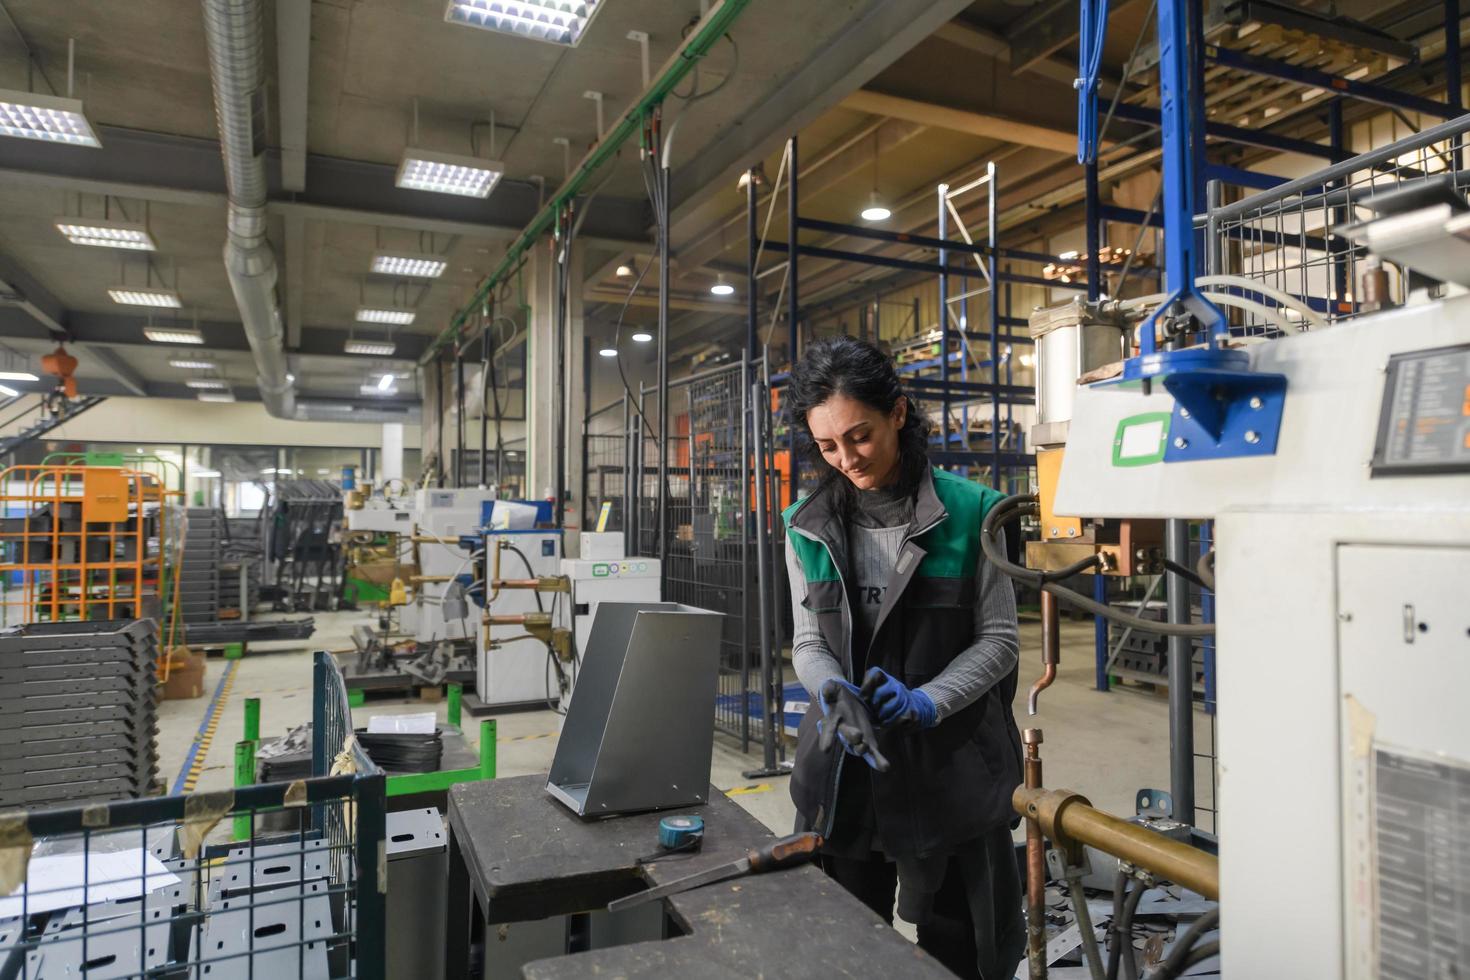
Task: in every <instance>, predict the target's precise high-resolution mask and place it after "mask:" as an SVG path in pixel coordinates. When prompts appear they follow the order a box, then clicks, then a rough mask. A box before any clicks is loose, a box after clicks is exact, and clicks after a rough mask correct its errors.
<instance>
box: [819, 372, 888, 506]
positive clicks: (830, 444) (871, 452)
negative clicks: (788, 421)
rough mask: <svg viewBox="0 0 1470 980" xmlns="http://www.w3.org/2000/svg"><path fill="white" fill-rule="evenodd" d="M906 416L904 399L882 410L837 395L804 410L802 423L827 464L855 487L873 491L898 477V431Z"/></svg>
mask: <svg viewBox="0 0 1470 980" xmlns="http://www.w3.org/2000/svg"><path fill="white" fill-rule="evenodd" d="M907 416H908V399H907V398H900V399H899V400H898V402H897V403H896V404H895V405H894V406H893V411H891V412H883V411H879V410H878V409H876V408H871V407H869V406H868V405H864V404H863V403H862V402H860V401H856V400H854V399H852V398H848V397H847V396H846V395H841V394H838V395H833V396H832V397H831V398H828V399H827V400H826V401H824V402H822V404H820V405H818V406H817V407H816V408H813V409H811V410H810V411H809V412H807V413H806V422H807V427H808V428H809V429H811V433H812V439H813V441H815V442H816V444H817V448H818V449H819V450H821V453H822V458H823V459H825V460H826V461H827V463H828V465H830V466H832V467H833V468H834V469H836V470H837V471H838V472H839V473H841V474H842V475H843V476H845V477H847V478H848V480H850V481H851V482H852V485H853V486H855V487H857V488H858V489H859V490H873V489H875V488H877V487H886V486H889V485H890V484H892V483H893V482H895V481H896V480H897V479H898V430H899V429H901V428H903V423H904V419H905V418H906V417H907Z"/></svg>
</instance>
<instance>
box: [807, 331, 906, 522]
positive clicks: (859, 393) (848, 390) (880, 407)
mask: <svg viewBox="0 0 1470 980" xmlns="http://www.w3.org/2000/svg"><path fill="white" fill-rule="evenodd" d="M833 395H845V396H847V397H848V398H851V399H853V400H854V401H858V402H862V403H863V404H864V405H866V406H868V407H869V408H872V409H875V410H877V411H880V412H885V413H886V412H892V411H893V407H894V406H895V405H897V404H898V401H899V399H900V398H902V399H906V400H907V401H908V414H907V415H906V416H905V417H904V422H903V427H902V428H901V429H899V430H898V460H899V463H898V485H899V487H900V488H902V489H903V490H905V491H907V492H908V493H910V494H912V493H915V492H917V490H918V488H919V483H920V481H922V480H923V478H924V473H925V471H926V470H927V469H928V468H929V428H930V426H929V419H928V418H927V417H925V415H924V413H923V412H922V411H920V410H919V403H918V402H916V401H915V400H914V397H913V396H912V395H910V394H909V393H908V392H906V391H904V388H903V384H902V383H901V382H900V381H899V378H898V372H897V371H896V370H894V367H893V361H892V360H891V359H890V358H889V356H888V355H887V354H885V353H883V351H881V350H879V349H878V348H877V347H874V346H873V345H872V344H870V343H868V342H867V341H863V340H858V339H857V338H855V337H848V336H840V337H829V338H827V339H825V340H819V341H817V342H816V343H814V344H812V345H811V346H809V347H808V348H807V349H806V351H805V353H803V354H802V355H801V360H800V361H798V362H797V364H796V367H795V368H794V369H793V370H792V372H791V388H790V397H791V408H792V415H793V418H794V420H795V422H796V427H797V432H798V434H799V438H798V444H799V445H798V448H799V450H800V452H801V453H802V454H803V455H805V456H806V458H807V459H809V460H811V462H812V465H813V466H814V467H816V470H817V473H818V474H819V475H820V477H821V482H820V483H819V485H818V488H817V489H818V490H823V489H826V488H828V487H831V486H833V485H834V484H835V485H836V487H837V488H838V489H839V491H840V492H842V495H843V503H844V509H845V505H846V504H847V503H850V492H851V490H852V485H851V484H850V483H848V481H847V479H846V478H844V477H843V476H842V474H841V473H839V472H838V471H837V470H836V469H834V468H833V467H832V466H831V465H830V464H829V463H828V462H827V461H826V460H825V459H823V458H822V452H821V450H820V449H818V448H817V444H816V441H815V440H814V439H813V438H812V430H811V426H810V425H809V424H808V422H807V413H808V412H810V411H811V410H812V409H814V408H816V407H817V406H818V405H820V404H822V403H823V402H825V401H826V400H827V399H829V398H831V397H832V396H833Z"/></svg>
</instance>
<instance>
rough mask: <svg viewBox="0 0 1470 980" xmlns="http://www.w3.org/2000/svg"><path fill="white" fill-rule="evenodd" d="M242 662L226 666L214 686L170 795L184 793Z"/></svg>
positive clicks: (232, 662)
mask: <svg viewBox="0 0 1470 980" xmlns="http://www.w3.org/2000/svg"><path fill="white" fill-rule="evenodd" d="M239 664H240V661H238V660H231V661H230V662H229V663H228V664H226V665H225V672H224V673H223V674H221V675H220V679H219V683H218V684H216V685H215V686H214V695H213V696H212V697H210V699H209V707H208V708H206V709H205V711H204V720H203V721H201V722H200V723H199V731H197V732H195V733H194V744H193V745H191V746H189V754H188V755H187V756H185V757H184V765H183V767H182V768H181V769H180V770H179V778H178V779H175V780H174V788H173V791H172V793H171V794H170V795H172V796H178V795H179V794H180V793H182V792H183V791H184V781H185V780H187V779H188V778H189V770H190V769H191V768H192V767H193V765H194V757H195V756H197V755H198V754H199V746H200V745H202V744H203V741H204V733H205V731H206V730H208V728H209V723H210V722H211V721H213V720H214V714H215V712H216V711H218V710H219V698H220V694H222V693H223V692H224V689H225V682H226V681H228V680H229V679H230V677H231V676H232V675H233V674H234V673H235V668H236V667H238V666H239Z"/></svg>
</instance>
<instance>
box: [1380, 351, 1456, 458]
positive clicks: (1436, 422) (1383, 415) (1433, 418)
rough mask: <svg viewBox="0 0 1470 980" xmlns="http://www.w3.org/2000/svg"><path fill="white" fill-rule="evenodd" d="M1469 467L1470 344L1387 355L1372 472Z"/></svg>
mask: <svg viewBox="0 0 1470 980" xmlns="http://www.w3.org/2000/svg"><path fill="white" fill-rule="evenodd" d="M1465 472H1470V344H1461V345H1460V346H1457V347H1439V348H1435V349H1433V350H1422V351H1408V352H1406V353H1402V354H1395V355H1393V356H1392V357H1390V358H1389V359H1388V368H1387V378H1386V379H1385V383H1384V387H1383V405H1382V408H1381V409H1380V411H1379V417H1378V436H1377V440H1376V441H1375V443H1374V447H1373V475H1374V476H1375V477H1377V476H1409V475H1419V474H1432V473H1465Z"/></svg>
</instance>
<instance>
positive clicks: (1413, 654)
mask: <svg viewBox="0 0 1470 980" xmlns="http://www.w3.org/2000/svg"><path fill="white" fill-rule="evenodd" d="M1246 350H1247V352H1248V356H1249V358H1250V366H1251V368H1252V370H1256V371H1261V372H1264V373H1272V374H1280V375H1281V376H1283V377H1285V379H1286V390H1287V391H1288V392H1289V401H1288V404H1287V407H1286V410H1285V411H1284V412H1283V414H1282V417H1281V427H1280V431H1279V434H1278V436H1277V440H1276V452H1275V453H1274V454H1272V455H1269V456H1254V457H1249V458H1237V459H1219V460H1204V461H1190V462H1187V463H1182V464H1170V463H1169V462H1168V461H1167V459H1165V458H1164V454H1163V453H1162V451H1161V444H1166V445H1172V444H1173V443H1174V441H1175V440H1177V439H1180V438H1181V437H1180V436H1178V435H1176V434H1174V432H1173V431H1171V427H1170V425H1169V421H1168V420H1169V419H1170V418H1171V417H1172V415H1173V413H1174V412H1175V411H1176V410H1177V404H1175V402H1174V399H1172V398H1171V397H1170V395H1169V394H1167V393H1166V392H1163V391H1160V390H1157V389H1155V391H1154V392H1153V393H1151V394H1143V393H1142V392H1140V391H1117V390H1112V391H1110V390H1106V389H1103V388H1098V387H1084V388H1081V389H1079V390H1078V392H1077V402H1076V411H1075V413H1074V417H1073V419H1072V426H1071V431H1070V434H1069V437H1068V440H1067V449H1066V456H1065V458H1064V460H1063V462H1062V467H1061V474H1060V481H1059V483H1058V486H1057V492H1056V499H1055V504H1054V506H1055V508H1056V510H1057V511H1058V512H1060V513H1063V514H1088V515H1094V516H1096V515H1101V516H1103V517H1111V518H1124V517H1129V518H1135V517H1139V516H1142V517H1146V518H1182V517H1190V518H1206V517H1208V518H1214V519H1215V522H1216V524H1215V529H1216V537H1217V541H1218V545H1217V557H1216V559H1215V582H1216V588H1217V606H1216V620H1217V624H1218V633H1217V642H1218V648H1219V653H1218V671H1219V676H1218V680H1217V690H1218V697H1219V700H1220V703H1221V705H1222V708H1221V712H1220V719H1219V743H1218V752H1219V767H1220V788H1219V794H1220V826H1221V827H1222V828H1223V829H1224V832H1225V836H1224V837H1223V839H1222V841H1221V845H1220V857H1221V862H1220V889H1221V898H1222V902H1223V904H1224V905H1225V906H1226V909H1227V912H1226V914H1225V915H1224V916H1223V919H1222V922H1223V926H1224V933H1223V939H1224V946H1225V948H1226V949H1227V950H1228V956H1229V958H1230V969H1231V972H1232V974H1235V973H1237V971H1238V975H1240V976H1263V977H1264V976H1338V975H1342V976H1348V977H1372V976H1407V975H1416V976H1436V975H1444V974H1443V973H1442V972H1439V970H1438V968H1437V967H1436V965H1435V964H1440V963H1444V962H1448V963H1451V964H1453V963H1456V962H1464V961H1465V959H1466V958H1467V957H1470V949H1467V947H1466V941H1467V940H1466V938H1465V937H1466V931H1465V929H1464V924H1465V923H1464V917H1463V909H1461V910H1460V911H1459V912H1456V911H1455V906H1454V900H1453V898H1451V899H1450V900H1449V904H1448V906H1446V905H1444V904H1442V903H1443V901H1444V896H1445V895H1450V896H1453V895H1454V894H1456V893H1463V892H1464V891H1465V889H1466V888H1467V887H1470V881H1467V879H1466V877H1465V868H1466V864H1465V860H1464V856H1465V854H1466V845H1465V842H1464V824H1465V819H1464V811H1463V802H1462V800H1463V796H1464V789H1463V787H1465V786H1466V785H1470V728H1467V727H1466V726H1465V725H1464V724H1463V722H1462V715H1461V709H1460V706H1459V703H1458V702H1459V700H1460V693H1459V692H1461V691H1462V690H1464V688H1465V686H1466V685H1467V684H1470V659H1467V657H1466V656H1465V652H1466V649H1467V648H1466V643H1467V637H1470V603H1467V602H1466V599H1465V596H1466V593H1465V583H1466V582H1467V581H1470V296H1458V297H1455V298H1453V299H1446V300H1442V301H1438V302H1433V303H1429V304H1426V305H1422V306H1411V307H1406V308H1403V309H1398V310H1393V311H1389V312H1385V313H1380V314H1377V315H1374V316H1370V317H1363V318H1360V319H1358V320H1355V321H1352V322H1349V323H1346V324H1343V325H1339V326H1336V327H1333V328H1331V329H1330V330H1325V331H1320V332H1312V333H1303V334H1299V335H1296V336H1292V337H1287V338H1283V339H1280V340H1274V341H1270V342H1267V343H1262V344H1257V345H1252V346H1250V347H1248V348H1246ZM1288 747H1289V751H1286V750H1287V748H1288ZM1288 762H1289V764H1288ZM1457 786H1458V787H1460V789H1459V790H1456V789H1455V788H1454V787H1457ZM1457 793H1458V794H1459V795H1458V796H1457V795H1456V794H1457ZM1457 800H1460V801H1461V802H1457ZM1283 807H1288V808H1289V809H1290V811H1291V812H1294V813H1299V814H1315V815H1318V816H1321V817H1323V819H1321V820H1319V821H1316V822H1315V825H1314V828H1313V830H1312V832H1311V833H1291V832H1286V831H1285V830H1284V829H1283V826H1282V822H1281V821H1282V813H1283ZM1456 807H1459V808H1460V809H1458V810H1457V809H1456ZM1333 814H1336V816H1335V817H1334V816H1331V815H1333ZM1456 855H1458V857H1457V856H1456ZM1283 869H1288V873H1289V874H1290V875H1291V877H1292V879H1293V881H1294V885H1293V886H1292V887H1290V888H1274V887H1262V883H1263V882H1270V881H1273V880H1276V879H1278V878H1279V876H1280V874H1281V873H1282V871H1283ZM1440 957H1444V959H1443V960H1442V959H1440ZM1403 963H1409V964H1422V965H1423V969H1422V972H1421V971H1420V970H1418V969H1417V968H1410V972H1409V973H1404V972H1401V969H1400V967H1399V966H1398V964H1403Z"/></svg>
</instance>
